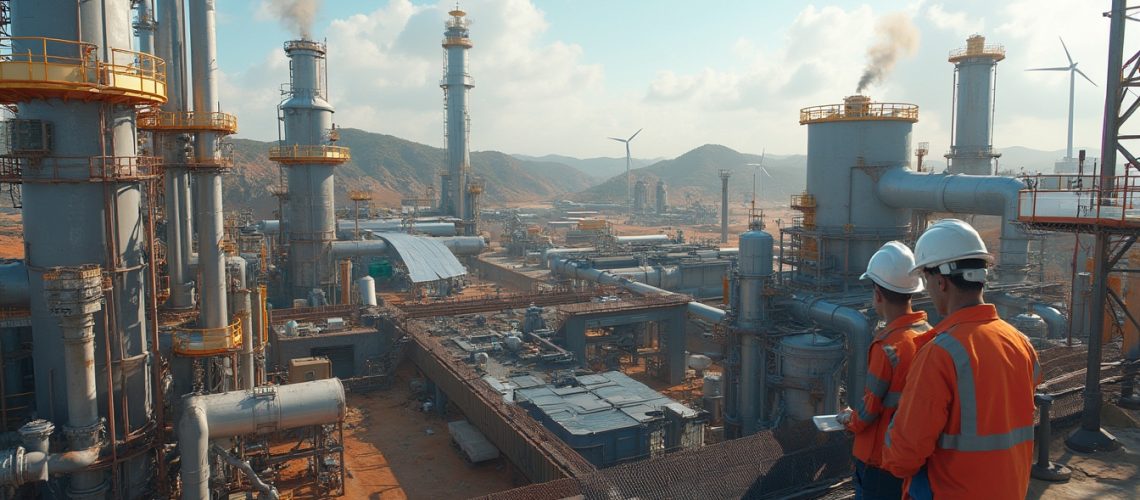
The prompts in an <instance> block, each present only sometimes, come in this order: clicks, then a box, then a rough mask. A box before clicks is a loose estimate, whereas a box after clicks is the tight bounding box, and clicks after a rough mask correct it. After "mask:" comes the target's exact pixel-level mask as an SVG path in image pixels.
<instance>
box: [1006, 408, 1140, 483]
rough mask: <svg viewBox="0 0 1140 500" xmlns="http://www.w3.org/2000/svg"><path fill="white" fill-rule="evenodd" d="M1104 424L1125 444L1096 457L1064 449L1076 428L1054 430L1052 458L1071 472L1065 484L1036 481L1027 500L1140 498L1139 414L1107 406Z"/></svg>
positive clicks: (1050, 451)
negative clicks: (1067, 439)
mask: <svg viewBox="0 0 1140 500" xmlns="http://www.w3.org/2000/svg"><path fill="white" fill-rule="evenodd" d="M1102 408H1103V410H1102V417H1101V425H1102V426H1103V427H1104V429H1105V430H1106V431H1108V432H1109V433H1110V434H1112V435H1113V436H1116V439H1117V440H1119V441H1120V444H1121V445H1122V446H1121V448H1120V449H1119V450H1116V451H1111V452H1101V453H1095V454H1083V453H1076V452H1073V451H1071V450H1069V449H1068V448H1066V447H1065V438H1066V437H1067V436H1068V435H1069V434H1070V433H1071V432H1072V431H1073V429H1074V428H1075V427H1068V428H1065V429H1054V430H1053V438H1052V442H1051V444H1050V446H1049V458H1050V460H1052V461H1053V462H1054V463H1059V464H1063V465H1065V466H1067V467H1069V469H1071V470H1072V477H1071V478H1070V479H1069V481H1068V482H1064V483H1048V482H1045V481H1040V480H1037V479H1033V480H1031V481H1030V482H1029V493H1028V494H1027V495H1026V496H1025V498H1026V499H1030V500H1035V499H1069V498H1103V499H1121V500H1124V499H1129V500H1131V499H1134V498H1140V428H1138V426H1140V411H1135V410H1122V409H1120V408H1119V407H1117V406H1116V405H1114V404H1111V403H1106V404H1105V405H1104V406H1103V407H1102Z"/></svg>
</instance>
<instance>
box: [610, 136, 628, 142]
mask: <svg viewBox="0 0 1140 500" xmlns="http://www.w3.org/2000/svg"><path fill="white" fill-rule="evenodd" d="M610 139H613V140H615V141H618V142H625V139H618V138H617V137H610Z"/></svg>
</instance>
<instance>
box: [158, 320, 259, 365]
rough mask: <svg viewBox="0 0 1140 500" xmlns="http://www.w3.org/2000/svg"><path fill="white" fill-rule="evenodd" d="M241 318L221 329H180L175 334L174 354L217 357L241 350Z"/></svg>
mask: <svg viewBox="0 0 1140 500" xmlns="http://www.w3.org/2000/svg"><path fill="white" fill-rule="evenodd" d="M241 336H242V325H241V318H234V321H233V323H230V324H229V325H227V326H224V327H221V328H180V329H179V330H178V331H175V332H174V335H173V339H174V353H175V354H179V355H182V356H216V355H218V354H226V353H229V352H233V351H236V350H238V349H241Z"/></svg>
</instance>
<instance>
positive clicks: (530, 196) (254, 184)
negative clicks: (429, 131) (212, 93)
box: [225, 129, 591, 215]
mask: <svg viewBox="0 0 1140 500" xmlns="http://www.w3.org/2000/svg"><path fill="white" fill-rule="evenodd" d="M230 142H232V143H233V145H234V160H235V163H236V168H235V169H234V173H233V174H232V175H227V176H226V179H225V196H226V200H225V202H226V204H227V205H228V206H250V207H253V208H254V209H255V210H256V211H257V212H259V213H261V214H263V215H264V214H266V213H267V211H269V210H273V209H275V208H276V201H275V200H274V199H273V198H272V197H271V196H270V195H269V191H268V187H269V186H270V185H272V184H275V183H277V181H278V170H277V164H275V163H273V162H271V161H269V158H268V155H267V152H268V151H269V147H270V146H272V145H273V142H262V141H254V140H249V139H232V140H231V141H230ZM338 144H339V145H342V146H347V147H349V148H351V149H352V160H351V161H349V162H348V163H345V164H344V165H341V166H338V167H335V168H336V200H337V201H336V203H337V206H341V207H343V206H348V205H349V204H350V203H351V202H349V201H348V197H347V192H348V191H349V190H353V191H357V190H360V191H369V192H371V193H372V196H373V200H374V202H375V203H377V204H380V205H387V206H393V205H395V204H397V203H398V202H399V200H400V199H401V198H404V197H411V196H424V194H425V193H426V192H427V190H428V187H429V186H435V187H436V191H438V186H439V171H440V170H441V169H442V168H443V165H444V151H443V150H442V149H440V148H435V147H431V146H427V145H424V144H419V143H416V142H412V141H407V140H404V139H400V138H398V137H394V136H390V135H384V134H376V133H371V132H365V131H363V130H357V129H341V131H340V142H338ZM471 169H472V171H473V173H474V175H475V176H477V177H481V178H483V179H484V180H485V181H486V192H485V193H486V194H485V195H484V196H485V199H486V201H487V202H488V203H502V202H508V201H510V202H520V201H539V200H548V199H552V198H557V197H560V196H563V195H565V194H566V193H572V192H576V191H580V190H582V189H585V188H587V187H589V186H590V183H591V179H590V178H589V177H588V176H587V175H584V174H583V173H582V172H580V171H578V170H576V169H575V168H573V167H571V166H568V165H565V164H561V163H557V162H549V161H536V160H522V159H519V158H516V157H513V156H511V155H508V154H504V153H500V152H497V151H480V152H475V153H471Z"/></svg>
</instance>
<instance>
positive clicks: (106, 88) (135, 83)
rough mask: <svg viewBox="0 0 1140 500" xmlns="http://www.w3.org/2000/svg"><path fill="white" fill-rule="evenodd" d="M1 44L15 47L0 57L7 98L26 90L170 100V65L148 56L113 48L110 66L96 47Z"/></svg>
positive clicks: (36, 41) (38, 41)
mask: <svg viewBox="0 0 1140 500" xmlns="http://www.w3.org/2000/svg"><path fill="white" fill-rule="evenodd" d="M0 45H12V46H13V49H12V52H10V53H7V54H3V55H2V56H0V89H2V90H3V93H4V95H5V96H7V97H9V98H10V97H12V93H13V92H19V90H20V89H23V90H27V91H29V92H35V91H39V92H41V93H42V92H44V91H49V90H56V91H62V92H69V91H70V92H75V91H82V92H91V91H95V92H99V93H111V94H119V95H122V96H128V97H131V98H133V99H134V100H139V101H145V102H156V101H157V102H164V101H165V100H166V63H165V62H164V61H163V60H162V59H160V58H158V57H155V56H153V55H150V54H145V53H142V52H135V51H131V50H124V49H111V50H110V53H109V54H108V56H109V57H110V61H102V60H100V59H99V52H98V51H99V47H98V46H97V45H95V44H93V43H87V42H78V41H74V40H61V39H58V38H46V37H2V38H0ZM37 45H38V47H37Z"/></svg>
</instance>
